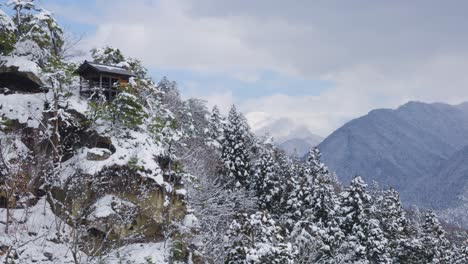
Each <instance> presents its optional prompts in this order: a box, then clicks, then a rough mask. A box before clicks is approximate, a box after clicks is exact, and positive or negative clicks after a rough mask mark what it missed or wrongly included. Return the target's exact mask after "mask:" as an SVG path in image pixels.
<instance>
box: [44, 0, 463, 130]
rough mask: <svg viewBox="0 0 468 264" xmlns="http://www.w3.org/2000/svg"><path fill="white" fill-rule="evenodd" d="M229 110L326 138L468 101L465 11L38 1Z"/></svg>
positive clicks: (87, 34) (336, 4) (425, 0)
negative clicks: (411, 110)
mask: <svg viewBox="0 0 468 264" xmlns="http://www.w3.org/2000/svg"><path fill="white" fill-rule="evenodd" d="M38 2H39V3H41V4H42V5H43V6H46V7H47V8H48V9H50V10H52V11H54V12H55V14H56V15H57V16H58V17H59V19H60V21H61V22H62V24H63V25H64V27H65V28H66V29H68V30H70V31H71V32H73V33H74V34H76V35H82V36H83V41H82V42H81V43H80V45H81V46H82V47H83V49H89V48H90V47H99V46H104V45H112V46H114V47H117V48H120V49H122V50H123V51H124V52H125V53H126V54H128V55H129V56H132V57H137V58H140V59H141V60H142V61H143V62H144V63H145V64H146V66H147V67H148V68H149V69H150V72H151V74H152V76H153V77H154V78H155V79H156V80H157V79H159V78H161V77H162V76H164V75H166V76H168V77H169V78H170V79H173V80H176V81H178V83H179V85H180V88H181V90H182V91H183V94H184V95H185V96H187V97H199V98H204V99H206V100H207V101H208V102H209V104H210V105H213V104H218V105H219V106H221V108H222V109H226V108H228V107H229V105H231V104H233V103H235V104H237V105H238V106H239V108H240V109H241V110H242V111H243V112H245V113H248V116H249V117H250V118H251V119H252V121H253V122H255V121H257V120H255V119H258V118H265V117H271V118H279V117H289V118H292V119H293V120H295V121H296V122H299V123H304V124H305V125H307V126H308V127H309V128H310V129H311V131H313V132H315V133H317V134H320V135H323V136H326V135H327V134H329V133H330V132H331V131H333V130H334V129H336V128H338V127H339V126H340V125H342V124H343V123H344V122H346V121H348V120H350V119H352V118H355V117H358V116H360V115H362V114H365V113H367V112H368V111H369V110H371V109H374V108H383V107H392V108H393V107H397V106H398V105H401V104H403V103H405V102H407V101H409V100H418V101H424V102H435V101H438V102H447V103H452V104H455V103H460V102H462V101H466V100H468V73H467V72H468V16H466V10H467V8H468V2H466V1H456V0H453V1H430V0H420V1H417V0H416V1H375V0H368V1H364V0H362V1H361V0H354V1H332V0H327V1H309V0H302V1H300V0H291V1H282V0H256V1H249V0H245V1H243V0H230V1H228V0H192V1H189V0H132V1H130V0H80V1H75V0H42V1H41V0H39V1H38Z"/></svg>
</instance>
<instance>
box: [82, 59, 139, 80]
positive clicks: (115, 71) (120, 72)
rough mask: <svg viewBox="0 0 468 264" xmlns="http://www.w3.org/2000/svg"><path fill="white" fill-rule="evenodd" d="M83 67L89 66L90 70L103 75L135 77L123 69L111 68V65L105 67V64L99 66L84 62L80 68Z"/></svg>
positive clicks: (98, 64)
mask: <svg viewBox="0 0 468 264" xmlns="http://www.w3.org/2000/svg"><path fill="white" fill-rule="evenodd" d="M84 65H89V66H91V67H92V68H94V69H95V70H96V71H98V72H103V73H111V74H118V75H124V76H129V77H131V76H135V74H134V73H133V72H131V71H129V70H127V69H125V68H122V67H117V66H112V65H107V64H101V63H95V62H89V61H85V62H84V63H83V64H82V65H81V66H80V68H82V67H84ZM79 71H80V69H78V71H77V72H79Z"/></svg>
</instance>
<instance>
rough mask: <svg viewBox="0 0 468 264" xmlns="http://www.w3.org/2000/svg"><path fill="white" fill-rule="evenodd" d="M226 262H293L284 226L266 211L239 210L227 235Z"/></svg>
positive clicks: (276, 263)
mask: <svg viewBox="0 0 468 264" xmlns="http://www.w3.org/2000/svg"><path fill="white" fill-rule="evenodd" d="M225 246H226V249H227V251H228V256H227V259H226V261H225V263H229V264H237V263H239V264H240V263H242V264H247V263H249V264H255V263H272V264H287V263H294V262H293V260H294V252H293V248H292V246H291V244H289V243H285V242H284V238H283V237H282V236H281V228H280V227H279V226H278V225H277V224H276V222H275V221H274V220H273V219H272V218H271V216H270V215H269V214H268V213H266V212H257V213H255V214H252V215H250V216H249V215H248V214H245V213H239V214H238V215H237V219H236V220H234V221H233V222H232V224H231V226H230V229H229V231H228V234H227V235H226V244H225Z"/></svg>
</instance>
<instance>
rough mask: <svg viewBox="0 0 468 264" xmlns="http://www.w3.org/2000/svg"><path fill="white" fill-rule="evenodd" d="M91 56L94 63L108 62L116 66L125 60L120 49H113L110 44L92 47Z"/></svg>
mask: <svg viewBox="0 0 468 264" xmlns="http://www.w3.org/2000/svg"><path fill="white" fill-rule="evenodd" d="M91 57H92V58H93V61H94V62H96V63H102V64H108V65H114V66H117V65H119V64H120V63H122V62H124V61H125V57H124V55H123V53H122V51H120V49H115V48H112V47H110V46H106V47H104V48H94V49H92V50H91Z"/></svg>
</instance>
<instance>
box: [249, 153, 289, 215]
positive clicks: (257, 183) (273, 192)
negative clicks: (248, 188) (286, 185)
mask: <svg viewBox="0 0 468 264" xmlns="http://www.w3.org/2000/svg"><path fill="white" fill-rule="evenodd" d="M273 151H274V150H272V149H270V148H268V147H265V148H264V149H262V150H261V153H260V157H259V158H258V160H257V161H256V163H255V166H254V175H253V181H252V183H251V185H252V188H253V190H254V191H255V193H256V195H257V197H258V202H259V207H260V208H262V209H266V210H268V211H270V212H274V211H276V209H277V208H278V207H279V204H280V200H281V185H282V182H281V179H280V178H279V175H278V174H277V171H278V170H277V169H275V167H276V164H275V160H274V157H273Z"/></svg>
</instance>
